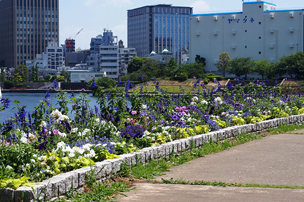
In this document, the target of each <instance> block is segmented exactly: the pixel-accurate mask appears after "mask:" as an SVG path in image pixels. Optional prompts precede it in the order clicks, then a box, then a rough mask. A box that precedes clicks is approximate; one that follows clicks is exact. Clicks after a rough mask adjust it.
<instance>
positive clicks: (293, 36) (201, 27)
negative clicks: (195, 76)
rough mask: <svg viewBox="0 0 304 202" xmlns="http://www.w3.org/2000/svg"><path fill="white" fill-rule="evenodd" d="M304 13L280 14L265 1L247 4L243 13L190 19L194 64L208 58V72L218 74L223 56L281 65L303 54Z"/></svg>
mask: <svg viewBox="0 0 304 202" xmlns="http://www.w3.org/2000/svg"><path fill="white" fill-rule="evenodd" d="M303 13H304V9H290V10H276V5H275V4H273V3H268V2H265V1H259V0H257V1H250V2H243V11H242V12H231V13H208V14H195V15H190V62H194V61H195V56H196V55H200V56H201V57H204V58H206V71H207V72H215V73H217V68H216V63H217V61H218V58H219V54H220V53H222V52H227V53H228V54H229V55H230V58H231V59H233V58H237V57H251V58H252V59H253V60H262V59H268V61H270V62H277V61H279V58H280V57H282V56H287V55H290V54H294V53H296V52H297V51H303V47H304V44H303V43H304V32H303V27H304V19H303V18H304V17H303Z"/></svg>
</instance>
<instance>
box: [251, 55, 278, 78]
mask: <svg viewBox="0 0 304 202" xmlns="http://www.w3.org/2000/svg"><path fill="white" fill-rule="evenodd" d="M274 67H275V65H274V64H273V63H272V62H268V61H267V59H264V60H255V61H254V69H253V71H254V72H256V73H258V74H259V75H261V76H262V79H265V77H267V78H271V77H274V76H275V68H274Z"/></svg>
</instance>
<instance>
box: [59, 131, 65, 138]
mask: <svg viewBox="0 0 304 202" xmlns="http://www.w3.org/2000/svg"><path fill="white" fill-rule="evenodd" d="M58 135H59V136H60V137H66V136H67V135H66V134H65V133H61V132H58Z"/></svg>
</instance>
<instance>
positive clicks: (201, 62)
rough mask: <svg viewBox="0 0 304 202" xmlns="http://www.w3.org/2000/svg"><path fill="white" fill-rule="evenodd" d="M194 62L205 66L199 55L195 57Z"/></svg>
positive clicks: (204, 60)
mask: <svg viewBox="0 0 304 202" xmlns="http://www.w3.org/2000/svg"><path fill="white" fill-rule="evenodd" d="M195 62H196V63H199V64H202V65H203V66H206V58H204V57H201V56H200V55H196V56H195Z"/></svg>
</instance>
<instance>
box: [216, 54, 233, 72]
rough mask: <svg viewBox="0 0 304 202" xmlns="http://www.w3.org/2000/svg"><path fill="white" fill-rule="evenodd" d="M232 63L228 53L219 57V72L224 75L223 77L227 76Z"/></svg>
mask: <svg viewBox="0 0 304 202" xmlns="http://www.w3.org/2000/svg"><path fill="white" fill-rule="evenodd" d="M229 62H230V56H229V54H228V53H227V52H222V53H220V55H219V61H218V62H217V64H216V67H217V70H218V71H219V72H221V73H222V75H223V77H225V76H226V72H227V70H228V66H229Z"/></svg>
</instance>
